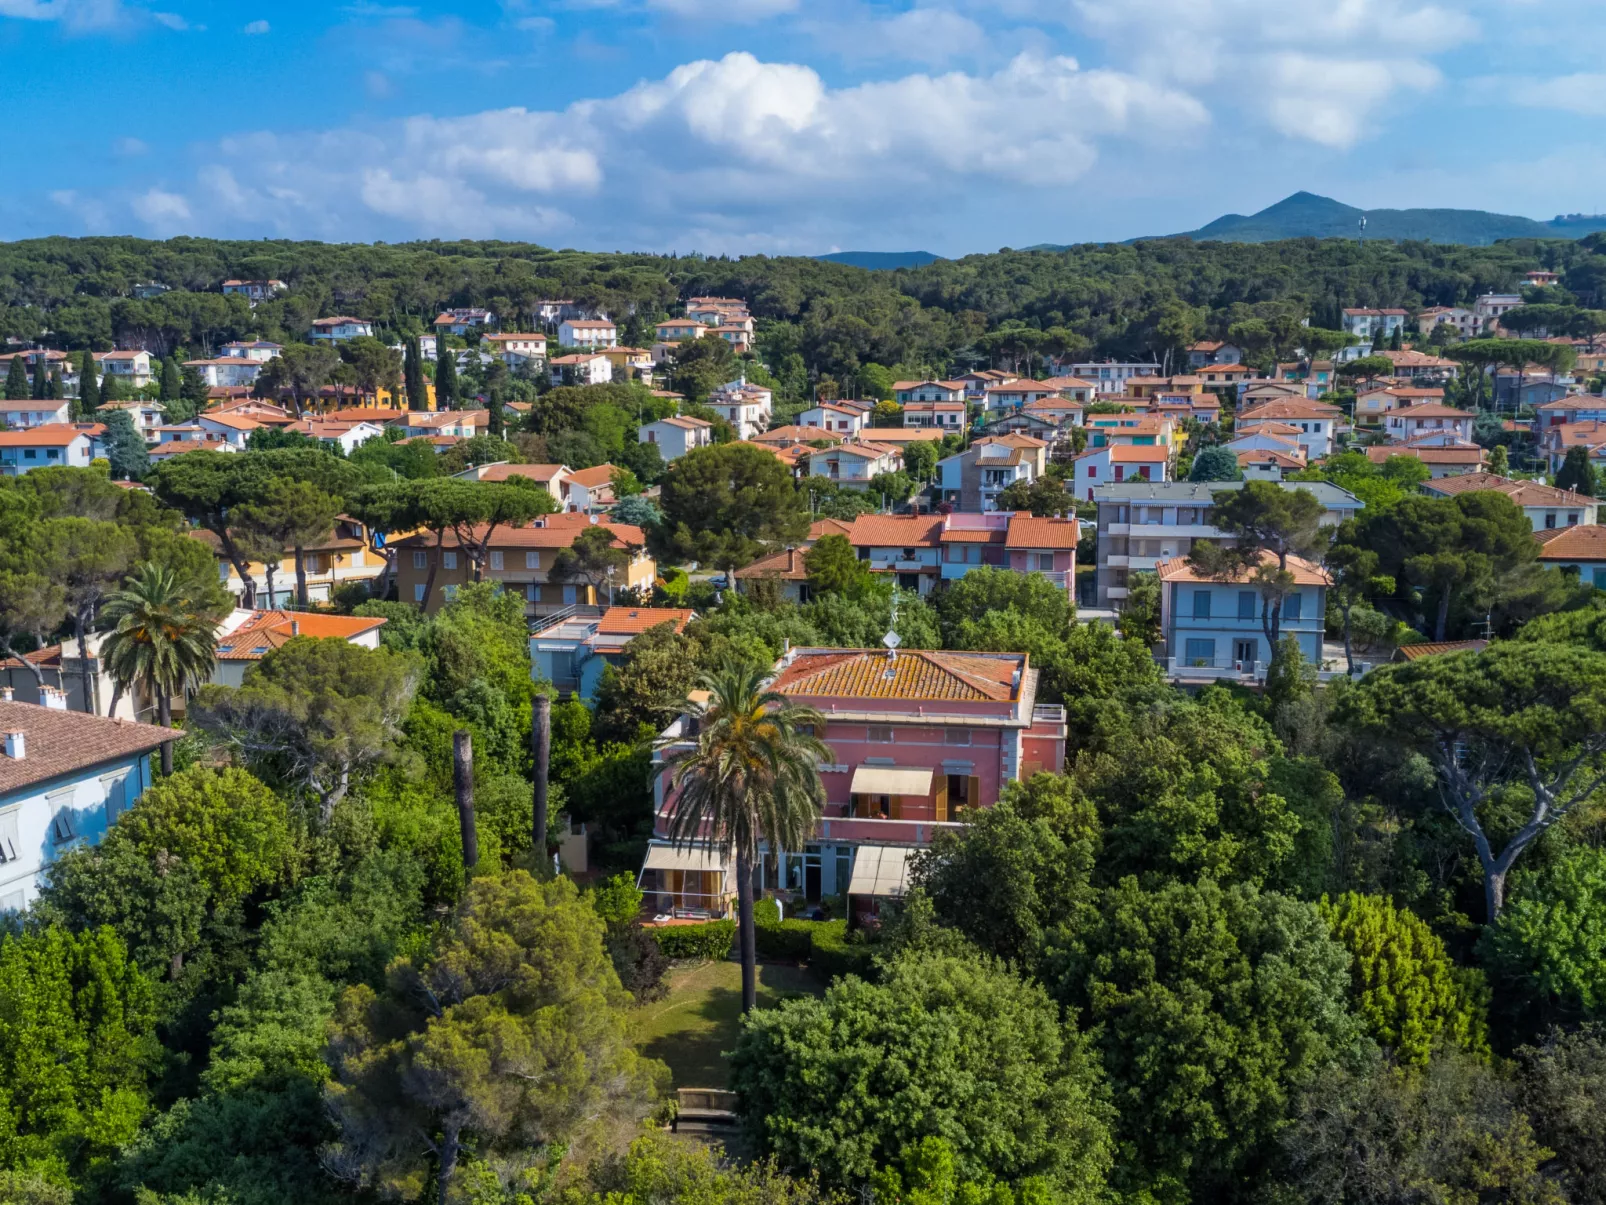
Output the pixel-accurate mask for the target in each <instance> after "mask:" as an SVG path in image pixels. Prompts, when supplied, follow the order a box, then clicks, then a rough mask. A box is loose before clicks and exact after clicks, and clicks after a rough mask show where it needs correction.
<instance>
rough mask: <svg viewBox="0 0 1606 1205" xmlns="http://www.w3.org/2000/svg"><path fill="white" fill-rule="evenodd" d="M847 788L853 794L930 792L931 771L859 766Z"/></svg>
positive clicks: (920, 794)
mask: <svg viewBox="0 0 1606 1205" xmlns="http://www.w3.org/2000/svg"><path fill="white" fill-rule="evenodd" d="M848 790H849V791H851V792H853V794H855V795H913V796H915V797H916V798H918V797H920V796H922V795H929V794H931V771H930V770H919V769H914V768H912V767H907V766H860V767H858V768H857V769H856V770H854V771H853V783H852V785H851V786H849V787H848Z"/></svg>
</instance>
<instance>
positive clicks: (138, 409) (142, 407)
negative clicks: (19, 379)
mask: <svg viewBox="0 0 1606 1205" xmlns="http://www.w3.org/2000/svg"><path fill="white" fill-rule="evenodd" d="M46 404H48V405H56V404H58V403H54V402H52V403H46ZM59 404H60V405H61V406H62V407H63V412H65V408H66V403H59ZM110 410H125V411H127V412H128V417H129V418H130V419H131V420H133V423H134V430H136V431H138V432H139V433H140V434H141V435H143V436H144V437H145V440H146V442H147V443H153V442H155V440H156V434H155V433H156V429H157V428H158V427H160V426H161V425H162V419H163V418H165V417H166V416H167V407H166V406H164V405H162V403H161V402H144V401H142V402H102V403H101V405H100V411H99V413H100V414H101V415H102V416H104V415H105V414H106V412H107V411H110ZM57 421H61V422H65V421H67V420H66V419H65V418H62V419H60V420H57Z"/></svg>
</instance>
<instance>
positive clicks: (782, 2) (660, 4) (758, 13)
mask: <svg viewBox="0 0 1606 1205" xmlns="http://www.w3.org/2000/svg"><path fill="white" fill-rule="evenodd" d="M801 3H802V0H723V2H722V3H709V2H708V0H647V4H648V7H650V8H655V9H657V10H658V11H659V12H666V13H671V14H673V15H674V16H677V17H688V18H693V19H696V20H700V21H762V20H764V19H765V18H766V17H778V16H780V15H781V14H782V13H790V12H795V11H796V10H797V8H798V6H799V5H800V4H801Z"/></svg>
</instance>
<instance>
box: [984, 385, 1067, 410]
mask: <svg viewBox="0 0 1606 1205" xmlns="http://www.w3.org/2000/svg"><path fill="white" fill-rule="evenodd" d="M1059 397H1060V387H1059V386H1058V385H1056V384H1052V383H1050V382H1048V381H1027V380H1013V381H1005V382H1002V383H1001V384H996V385H988V386H987V387H986V388H985V389H983V390H982V409H983V411H985V412H986V413H988V414H993V413H996V412H998V411H1000V410H1019V409H1021V408H1022V407H1024V406H1027V405H1030V404H1031V403H1032V402H1043V401H1053V400H1055V399H1057V398H1059Z"/></svg>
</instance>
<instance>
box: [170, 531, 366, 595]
mask: <svg viewBox="0 0 1606 1205" xmlns="http://www.w3.org/2000/svg"><path fill="white" fill-rule="evenodd" d="M190 534H191V535H193V536H194V537H195V538H196V539H198V540H201V541H202V542H204V543H205V544H207V545H208V546H209V547H211V548H212V549H213V551H214V552H215V553H216V554H217V558H218V570H219V572H220V574H221V575H222V580H223V588H224V589H225V590H227V591H228V592H229V593H230V594H232V595H234V596H235V597H236V598H239V597H241V596H242V595H243V594H244V593H245V583H244V582H242V581H241V580H240V575H239V573H238V571H236V570H235V568H234V565H233V564H232V563H231V562H230V561H229V560H228V559H227V558H226V557H224V556H223V555H222V553H221V552H219V551H218V542H217V537H216V536H214V535H213V534H212V533H211V532H209V531H200V530H197V531H193V532H191V533H190ZM302 559H303V567H304V568H305V570H306V574H307V601H308V602H309V603H326V602H329V601H330V600H331V599H333V597H334V592H335V590H336V589H337V588H339V587H341V586H344V585H347V584H349V583H351V582H370V583H371V582H373V581H374V580H375V579H376V578H378V577H379V576H381V575H382V574H383V573H384V572H385V564H386V560H385V554H384V553H383V552H382V551H379V550H377V549H375V548H374V547H373V542H372V535H371V533H370V532H369V531H368V529H367V528H366V527H365V526H364V525H363V524H361V523H359V522H357V520H355V519H351V518H348V517H346V516H345V515H342V516H341V517H340V518H339V519H338V520H336V522H335V527H334V530H333V531H331V532H330V533H329V536H328V538H327V539H324V540H320V541H319V542H318V543H317V544H316V545H313V546H310V547H308V548H307V549H306V550H305V551H304V553H303V558H302ZM246 568H247V570H248V571H249V572H250V574H251V579H252V581H253V582H254V583H255V585H256V605H257V606H258V607H259V608H263V609H268V608H273V607H282V606H286V605H288V604H290V603H293V602H295V598H296V558H295V554H294V553H293V552H289V553H286V554H285V556H284V557H283V558H281V559H280V560H279V561H278V563H277V564H275V565H274V567H273V597H272V598H271V599H270V598H269V597H268V568H267V565H266V564H264V563H262V562H260V561H251V562H249V563H248V564H247V566H246Z"/></svg>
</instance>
